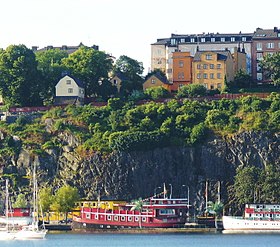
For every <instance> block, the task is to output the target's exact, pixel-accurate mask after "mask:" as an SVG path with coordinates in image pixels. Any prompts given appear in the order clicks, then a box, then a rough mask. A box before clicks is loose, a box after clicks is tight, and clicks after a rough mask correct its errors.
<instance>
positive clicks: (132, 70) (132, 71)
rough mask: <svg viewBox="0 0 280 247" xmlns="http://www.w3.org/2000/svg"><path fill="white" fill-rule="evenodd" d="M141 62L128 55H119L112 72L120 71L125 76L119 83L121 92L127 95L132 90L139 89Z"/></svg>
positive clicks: (141, 79)
mask: <svg viewBox="0 0 280 247" xmlns="http://www.w3.org/2000/svg"><path fill="white" fill-rule="evenodd" d="M143 70H144V68H143V63H142V62H138V61H137V60H135V59H132V58H130V57H128V56H125V55H122V56H120V57H119V58H118V59H117V61H116V64H115V66H114V73H118V72H121V73H123V74H124V76H125V77H126V78H127V80H125V81H124V82H123V83H122V85H121V93H122V94H124V95H129V94H130V93H131V92H132V91H133V90H141V89H142V85H143V81H144V80H143V78H142V77H141V75H142V73H143Z"/></svg>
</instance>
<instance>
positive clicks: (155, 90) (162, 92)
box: [145, 86, 170, 100]
mask: <svg viewBox="0 0 280 247" xmlns="http://www.w3.org/2000/svg"><path fill="white" fill-rule="evenodd" d="M145 94H146V95H148V96H149V97H150V98H152V99H153V100H156V99H161V98H168V97H170V93H169V91H168V90H167V89H165V88H164V87H160V86H159V87H151V88H147V89H146V90H145Z"/></svg>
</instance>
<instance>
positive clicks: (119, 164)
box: [2, 132, 280, 207]
mask: <svg viewBox="0 0 280 247" xmlns="http://www.w3.org/2000/svg"><path fill="white" fill-rule="evenodd" d="M279 134H280V133H268V132H244V133H240V134H236V135H232V136H230V137H226V138H222V137H217V136H216V137H212V138H211V139H208V140H206V141H205V143H204V144H202V145H198V146H196V147H192V148H190V147H170V148H163V149H155V150H150V151H148V152H131V153H126V152H121V153H117V152H115V153H110V154H106V155H105V154H101V153H95V154H93V155H91V156H87V157H80V156H79V155H78V154H77V152H76V147H77V146H78V145H79V141H78V140H77V139H76V138H75V136H72V135H61V136H60V139H61V144H62V146H61V148H60V149H59V150H47V152H46V153H45V154H44V155H39V156H38V155H35V154H32V153H31V152H30V151H28V150H21V151H20V154H19V155H18V156H17V157H13V158H12V159H11V160H5V161H3V162H4V166H3V171H2V172H3V173H5V174H9V173H14V174H19V175H20V176H24V175H28V174H30V172H31V168H32V167H33V166H34V164H36V166H37V170H38V177H39V181H40V185H41V186H44V185H52V186H54V188H58V187H59V186H60V185H62V184H64V183H68V184H70V185H72V186H76V187H77V188H79V191H80V194H81V196H83V197H84V198H87V199H94V198H96V196H97V194H98V193H99V192H100V194H101V195H102V196H112V197H115V198H119V199H133V198H138V197H142V198H144V197H148V196H151V195H152V194H154V193H159V192H160V191H162V189H160V188H157V187H159V186H160V187H161V188H163V183H165V184H166V188H167V189H168V190H169V192H171V189H172V193H173V196H176V197H179V196H186V195H187V189H188V187H189V192H190V199H191V202H192V203H194V204H195V207H202V206H203V201H204V192H205V181H206V180H208V181H209V200H215V196H216V193H217V183H218V181H220V182H221V193H222V198H226V197H227V190H226V187H227V185H228V184H229V183H231V182H232V180H233V176H234V174H235V170H236V168H237V167H238V166H246V165H255V166H258V167H264V166H265V165H267V164H274V165H277V166H280V155H279V154H280V141H279ZM18 185H19V186H20V189H22V188H21V186H22V185H23V184H20V181H19V184H18ZM156 188H157V189H156ZM25 189H26V188H25Z"/></svg>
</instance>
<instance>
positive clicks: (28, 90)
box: [0, 45, 42, 106]
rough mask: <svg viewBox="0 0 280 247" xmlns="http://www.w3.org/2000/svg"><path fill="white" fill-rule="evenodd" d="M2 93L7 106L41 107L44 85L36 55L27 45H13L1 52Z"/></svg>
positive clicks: (0, 78)
mask: <svg viewBox="0 0 280 247" xmlns="http://www.w3.org/2000/svg"><path fill="white" fill-rule="evenodd" d="M0 71H1V73H0V91H1V93H2V96H3V98H4V102H5V104H8V105H18V106H34V105H41V104H42V101H41V99H40V97H39V93H40V92H41V89H42V85H41V80H40V74H39V72H38V70H37V62H36V60H35V54H34V53H33V51H32V50H30V49H28V48H27V47H26V46H25V45H11V46H9V47H7V49H6V50H5V51H4V50H3V51H1V52H0Z"/></svg>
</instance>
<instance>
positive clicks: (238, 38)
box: [151, 32, 253, 81]
mask: <svg viewBox="0 0 280 247" xmlns="http://www.w3.org/2000/svg"><path fill="white" fill-rule="evenodd" d="M252 37H253V33H241V32H240V33H232V34H230V33H227V34H220V33H208V34H205V33H203V34H197V35H195V34H190V35H178V34H171V37H170V38H165V39H158V40H157V42H156V43H154V44H152V45H151V55H152V58H151V69H152V70H155V69H161V70H162V71H163V72H164V73H166V76H167V78H168V80H170V81H172V80H173V78H172V75H173V59H172V57H173V53H174V52H178V51H181V52H190V55H191V56H195V53H196V51H197V47H199V50H200V51H203V50H205V51H210V50H213V51H217V50H226V49H227V50H229V51H230V52H231V53H234V51H235V49H238V48H240V49H244V53H246V71H247V73H249V74H251V70H252V65H251V60H252V55H251V50H252Z"/></svg>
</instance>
